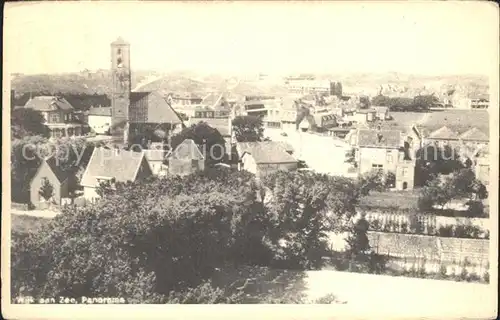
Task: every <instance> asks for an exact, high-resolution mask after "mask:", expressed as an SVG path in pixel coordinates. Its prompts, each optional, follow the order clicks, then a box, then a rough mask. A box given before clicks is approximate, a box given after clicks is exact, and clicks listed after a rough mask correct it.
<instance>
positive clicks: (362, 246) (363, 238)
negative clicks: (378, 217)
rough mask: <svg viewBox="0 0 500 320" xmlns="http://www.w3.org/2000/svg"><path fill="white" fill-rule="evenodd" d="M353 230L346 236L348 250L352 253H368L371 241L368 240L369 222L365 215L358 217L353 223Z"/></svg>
mask: <svg viewBox="0 0 500 320" xmlns="http://www.w3.org/2000/svg"><path fill="white" fill-rule="evenodd" d="M351 228H352V231H351V232H350V233H349V236H348V237H347V238H346V242H347V250H346V251H347V252H348V253H350V254H352V255H358V254H363V253H366V252H368V251H369V250H370V241H369V240H368V236H367V231H368V229H369V223H368V221H366V219H365V218H364V217H361V218H360V219H358V220H357V221H356V222H355V223H353V224H352V227H351Z"/></svg>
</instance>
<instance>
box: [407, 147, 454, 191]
mask: <svg viewBox="0 0 500 320" xmlns="http://www.w3.org/2000/svg"><path fill="white" fill-rule="evenodd" d="M416 159H417V160H416V163H415V184H416V185H418V186H424V185H425V184H426V183H427V182H428V181H430V180H433V179H435V178H436V177H437V176H438V175H440V174H443V175H447V174H450V173H452V172H456V171H458V170H460V169H462V168H463V167H464V166H463V164H462V162H461V159H460V157H459V152H458V150H457V149H455V148H452V147H451V146H449V145H445V146H443V147H439V146H436V145H433V144H428V145H426V146H424V147H422V148H421V149H419V150H418V151H417V153H416Z"/></svg>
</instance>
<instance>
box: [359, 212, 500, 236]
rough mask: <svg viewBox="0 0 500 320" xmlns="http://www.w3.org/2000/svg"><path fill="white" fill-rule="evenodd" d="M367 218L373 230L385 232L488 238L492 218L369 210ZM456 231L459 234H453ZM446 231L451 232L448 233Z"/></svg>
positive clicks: (366, 214)
mask: <svg viewBox="0 0 500 320" xmlns="http://www.w3.org/2000/svg"><path fill="white" fill-rule="evenodd" d="M365 219H366V220H367V221H368V222H369V223H370V229H371V230H373V231H383V232H398V233H414V234H415V233H416V234H426V235H439V236H456V237H467V238H482V239H487V238H489V230H491V229H490V228H491V220H490V219H484V218H454V217H443V216H436V215H419V214H415V215H407V214H400V213H386V212H376V211H369V212H365ZM443 229H444V230H443ZM455 231H456V233H457V234H453V232H455ZM440 233H442V234H440ZM446 233H450V234H449V235H446ZM458 233H460V234H458Z"/></svg>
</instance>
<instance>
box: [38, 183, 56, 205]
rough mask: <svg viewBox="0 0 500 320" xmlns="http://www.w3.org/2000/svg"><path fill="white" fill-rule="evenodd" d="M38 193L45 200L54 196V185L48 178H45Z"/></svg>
mask: <svg viewBox="0 0 500 320" xmlns="http://www.w3.org/2000/svg"><path fill="white" fill-rule="evenodd" d="M38 193H39V194H40V196H41V197H42V198H44V199H45V201H49V200H50V199H51V198H52V197H53V196H54V186H53V185H52V184H51V183H50V181H49V180H48V179H43V182H42V186H41V187H40V190H39V191H38Z"/></svg>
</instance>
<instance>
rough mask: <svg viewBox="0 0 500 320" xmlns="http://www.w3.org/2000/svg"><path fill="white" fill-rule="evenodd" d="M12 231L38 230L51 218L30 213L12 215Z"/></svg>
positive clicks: (26, 231)
mask: <svg viewBox="0 0 500 320" xmlns="http://www.w3.org/2000/svg"><path fill="white" fill-rule="evenodd" d="M11 217H12V218H11V231H12V232H13V233H14V232H18V233H28V232H36V231H37V230H38V229H39V228H41V227H42V226H43V225H46V224H48V223H49V221H50V219H48V218H41V217H33V216H28V215H16V214H13V215H11Z"/></svg>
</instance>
